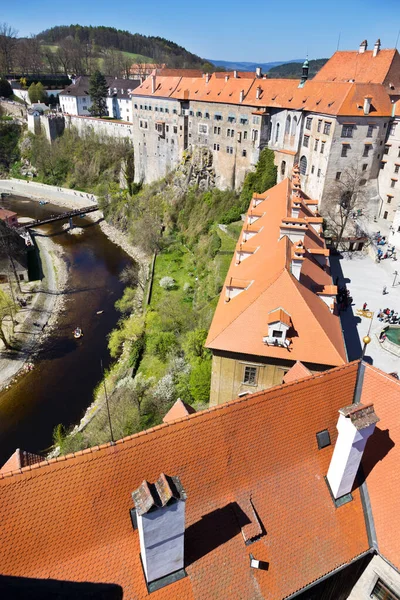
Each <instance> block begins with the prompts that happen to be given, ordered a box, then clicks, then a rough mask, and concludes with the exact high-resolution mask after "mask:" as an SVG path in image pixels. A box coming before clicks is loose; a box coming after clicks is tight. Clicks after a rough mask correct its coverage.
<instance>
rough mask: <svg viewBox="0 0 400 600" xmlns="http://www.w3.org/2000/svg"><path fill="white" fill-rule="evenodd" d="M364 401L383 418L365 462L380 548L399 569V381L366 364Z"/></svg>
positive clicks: (362, 397)
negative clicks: (371, 404) (372, 405)
mask: <svg viewBox="0 0 400 600" xmlns="http://www.w3.org/2000/svg"><path fill="white" fill-rule="evenodd" d="M361 402H362V403H363V404H369V403H372V402H373V404H374V408H375V411H376V414H377V415H378V416H379V419H380V421H379V423H378V424H377V426H376V428H375V431H374V434H373V435H372V436H371V438H370V440H369V441H368V444H367V446H366V449H365V452H364V456H363V461H362V466H363V470H364V475H365V477H366V480H367V487H368V491H369V496H370V500H371V507H372V513H373V518H374V525H375V530H376V537H377V541H378V548H379V552H380V553H381V554H382V555H383V556H384V557H385V558H386V559H387V560H389V561H390V562H391V563H392V564H393V565H394V566H395V567H396V568H397V569H400V520H399V517H398V515H399V514H400V496H399V488H400V417H399V402H400V382H399V381H398V380H397V379H395V378H394V377H392V376H391V375H388V374H387V373H383V372H382V371H380V370H379V369H376V368H375V367H371V366H370V365H367V366H366V369H365V374H364V385H363V391H362V395H361Z"/></svg>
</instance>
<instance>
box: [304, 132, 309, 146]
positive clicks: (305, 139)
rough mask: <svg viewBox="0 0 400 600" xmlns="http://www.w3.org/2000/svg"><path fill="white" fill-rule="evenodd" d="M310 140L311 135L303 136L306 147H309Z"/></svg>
mask: <svg viewBox="0 0 400 600" xmlns="http://www.w3.org/2000/svg"><path fill="white" fill-rule="evenodd" d="M309 141H310V136H309V135H305V136H304V137H303V146H304V147H305V148H308V144H309Z"/></svg>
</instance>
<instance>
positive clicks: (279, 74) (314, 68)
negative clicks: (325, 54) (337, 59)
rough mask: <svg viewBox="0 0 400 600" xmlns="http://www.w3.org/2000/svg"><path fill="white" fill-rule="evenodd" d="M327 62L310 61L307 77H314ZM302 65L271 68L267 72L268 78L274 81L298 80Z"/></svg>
mask: <svg viewBox="0 0 400 600" xmlns="http://www.w3.org/2000/svg"><path fill="white" fill-rule="evenodd" d="M327 61H328V59H327V58H318V59H317V60H310V70H309V77H310V78H311V77H314V75H316V74H317V73H318V71H319V70H320V69H321V68H322V67H323V66H324V64H325V63H326V62H327ZM302 67H303V65H302V63H297V62H292V63H285V64H283V65H279V66H277V67H273V68H272V69H270V70H269V71H268V77H271V78H276V79H299V78H300V77H301V70H302Z"/></svg>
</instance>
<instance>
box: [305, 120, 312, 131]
mask: <svg viewBox="0 0 400 600" xmlns="http://www.w3.org/2000/svg"><path fill="white" fill-rule="evenodd" d="M311 123H312V118H311V117H307V119H306V129H311Z"/></svg>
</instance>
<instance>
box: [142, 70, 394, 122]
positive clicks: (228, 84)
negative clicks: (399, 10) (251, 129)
mask: <svg viewBox="0 0 400 600" xmlns="http://www.w3.org/2000/svg"><path fill="white" fill-rule="evenodd" d="M244 75H246V74H244ZM250 75H252V77H250V76H249V77H246V76H245V77H242V78H240V77H239V78H235V77H234V76H233V73H230V74H229V76H228V77H219V74H218V76H217V74H216V73H214V74H213V75H211V76H210V78H209V80H208V81H207V79H206V78H205V77H201V78H199V77H178V76H174V77H172V76H169V77H166V76H165V75H162V76H161V75H160V76H158V75H157V77H156V90H155V92H154V93H152V82H151V79H150V78H148V79H146V81H144V82H143V83H142V85H141V86H139V87H138V88H136V89H135V90H134V91H133V92H132V97H133V98H135V97H136V96H148V97H162V98H171V99H176V100H198V101H202V102H213V103H218V104H235V105H238V104H239V105H243V106H244V107H245V106H250V107H260V108H262V109H267V108H268V107H273V108H293V109H294V110H307V111H314V112H320V113H321V112H322V113H324V114H327V115H344V116H358V115H363V114H364V113H363V105H364V97H365V96H366V95H367V94H369V95H370V96H371V97H372V102H371V111H370V114H371V115H373V116H390V114H391V101H390V98H389V96H388V93H387V92H386V90H385V88H384V87H383V86H382V85H379V84H363V83H349V82H330V81H318V80H315V79H312V80H308V81H306V83H305V84H304V86H303V87H302V88H299V87H298V86H299V80H296V79H256V78H255V77H254V73H252V74H250ZM257 90H258V91H257ZM241 92H243V101H241ZM257 96H258V97H257Z"/></svg>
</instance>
